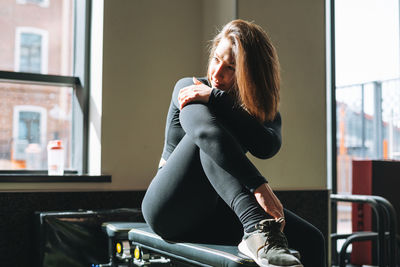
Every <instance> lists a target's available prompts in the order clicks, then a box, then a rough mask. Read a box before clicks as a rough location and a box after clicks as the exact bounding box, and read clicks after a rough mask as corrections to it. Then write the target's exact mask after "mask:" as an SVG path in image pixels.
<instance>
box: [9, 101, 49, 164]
mask: <svg viewBox="0 0 400 267" xmlns="http://www.w3.org/2000/svg"><path fill="white" fill-rule="evenodd" d="M46 113H47V112H46V109H45V108H43V107H38V106H15V107H14V112H13V147H12V153H11V155H12V158H11V159H12V161H11V163H12V164H13V165H14V166H12V167H14V168H15V169H17V168H26V169H30V170H41V169H43V168H44V167H45V166H44V165H43V158H44V153H43V152H44V151H45V148H46V147H45V144H46V136H45V133H46V132H47V130H46V125H47V115H46ZM18 165H19V166H18Z"/></svg>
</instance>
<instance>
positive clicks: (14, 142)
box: [0, 0, 74, 170]
mask: <svg viewBox="0 0 400 267" xmlns="http://www.w3.org/2000/svg"><path fill="white" fill-rule="evenodd" d="M60 18H61V19H60ZM73 27H74V24H73V0H2V1H0V32H1V34H0V70H1V71H17V72H28V73H40V74H50V75H66V76H71V75H72V56H73V45H72V44H73V42H72V41H73V40H72V38H73ZM72 94H73V90H72V88H68V87H58V86H51V85H39V84H36V85H32V84H23V83H7V82H6V81H2V82H0V99H1V101H0V170H7V169H46V168H47V166H46V164H45V163H46V159H47V153H46V152H47V151H46V145H47V143H48V141H49V140H52V139H61V140H63V143H64V147H65V151H66V166H65V167H66V168H68V167H70V164H71V163H70V156H69V155H70V154H71V149H70V146H71V144H70V140H71V129H72V124H71V121H72V115H71V114H72V113H71V110H72Z"/></svg>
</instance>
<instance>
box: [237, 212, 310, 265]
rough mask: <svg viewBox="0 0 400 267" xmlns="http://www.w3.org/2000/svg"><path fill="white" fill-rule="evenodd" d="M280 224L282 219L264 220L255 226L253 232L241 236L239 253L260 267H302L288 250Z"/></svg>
mask: <svg viewBox="0 0 400 267" xmlns="http://www.w3.org/2000/svg"><path fill="white" fill-rule="evenodd" d="M282 222H283V218H281V219H280V220H278V221H276V220H274V219H266V220H262V221H261V222H259V223H258V224H256V226H255V227H256V230H255V231H254V232H251V233H245V235H244V236H243V240H242V242H240V244H239V251H240V252H241V253H243V254H245V255H246V256H248V257H250V258H252V259H253V260H254V261H255V262H256V263H257V264H258V265H259V266H262V267H264V266H265V267H278V266H279V267H281V266H288V267H303V265H302V264H301V262H300V260H299V259H298V258H297V257H295V256H293V255H292V254H291V253H290V251H289V249H288V243H287V240H286V237H285V234H284V233H282V231H281V230H280V228H281V223H282Z"/></svg>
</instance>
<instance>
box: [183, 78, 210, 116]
mask: <svg viewBox="0 0 400 267" xmlns="http://www.w3.org/2000/svg"><path fill="white" fill-rule="evenodd" d="M193 82H194V85H190V86H187V87H184V88H182V89H181V90H180V91H179V95H178V102H179V109H182V108H183V107H184V106H186V105H187V104H188V103H190V102H192V101H198V102H202V103H208V99H209V98H210V94H211V91H212V88H211V87H209V86H207V85H205V84H204V83H202V82H200V81H199V80H197V79H196V78H195V77H193Z"/></svg>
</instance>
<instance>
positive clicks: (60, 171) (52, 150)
mask: <svg viewBox="0 0 400 267" xmlns="http://www.w3.org/2000/svg"><path fill="white" fill-rule="evenodd" d="M47 166H48V173H49V175H64V148H63V146H62V141H61V140H52V141H50V142H49V144H48V145H47Z"/></svg>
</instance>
